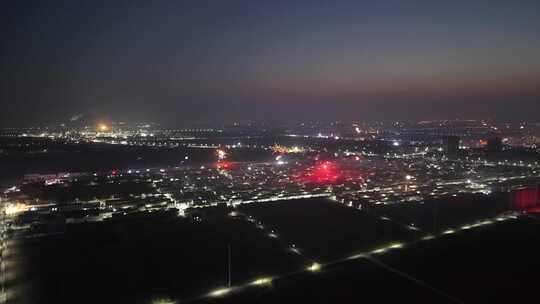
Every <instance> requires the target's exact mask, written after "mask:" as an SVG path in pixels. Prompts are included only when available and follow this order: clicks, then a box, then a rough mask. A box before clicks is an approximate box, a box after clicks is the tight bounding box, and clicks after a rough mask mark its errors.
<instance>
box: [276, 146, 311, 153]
mask: <svg viewBox="0 0 540 304" xmlns="http://www.w3.org/2000/svg"><path fill="white" fill-rule="evenodd" d="M272 151H274V152H275V153H283V154H288V153H302V152H304V148H301V147H298V146H293V147H286V146H282V145H274V146H272Z"/></svg>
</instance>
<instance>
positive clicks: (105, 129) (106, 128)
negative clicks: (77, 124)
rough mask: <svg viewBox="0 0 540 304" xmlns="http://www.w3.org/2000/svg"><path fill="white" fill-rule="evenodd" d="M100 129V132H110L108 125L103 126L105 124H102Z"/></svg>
mask: <svg viewBox="0 0 540 304" xmlns="http://www.w3.org/2000/svg"><path fill="white" fill-rule="evenodd" d="M98 128H99V130H100V131H101V132H105V131H108V130H109V126H107V125H106V124H103V123H102V124H99V126H98Z"/></svg>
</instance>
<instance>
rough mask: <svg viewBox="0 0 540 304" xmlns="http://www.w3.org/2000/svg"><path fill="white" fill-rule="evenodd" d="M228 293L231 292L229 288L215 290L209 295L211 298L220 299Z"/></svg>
mask: <svg viewBox="0 0 540 304" xmlns="http://www.w3.org/2000/svg"><path fill="white" fill-rule="evenodd" d="M229 292H231V289H230V288H219V289H216V290H214V291H212V292H210V294H209V295H210V296H211V297H222V296H224V295H226V294H228V293H229Z"/></svg>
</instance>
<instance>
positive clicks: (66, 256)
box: [20, 215, 306, 303]
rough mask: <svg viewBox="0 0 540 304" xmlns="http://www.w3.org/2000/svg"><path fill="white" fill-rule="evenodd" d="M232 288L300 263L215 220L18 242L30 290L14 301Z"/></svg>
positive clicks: (82, 229) (85, 230) (254, 234)
mask: <svg viewBox="0 0 540 304" xmlns="http://www.w3.org/2000/svg"><path fill="white" fill-rule="evenodd" d="M228 243H230V244H231V248H232V255H231V260H232V267H233V268H232V269H233V271H232V282H233V284H240V283H247V282H250V281H252V280H253V279H256V278H258V277H260V276H269V275H270V276H271V275H276V274H281V273H286V272H291V271H297V270H299V269H302V268H303V267H304V266H305V265H306V263H305V262H304V260H303V259H302V258H301V257H300V256H298V255H296V254H294V253H291V252H289V251H287V250H285V249H284V248H282V247H281V246H279V244H277V242H276V241H275V240H273V239H270V238H268V237H267V236H266V235H265V234H264V233H263V232H261V231H260V230H257V229H256V228H255V227H254V226H253V225H252V224H251V223H249V222H247V221H243V220H240V219H232V218H229V217H219V218H213V219H208V220H203V221H202V222H197V223H196V222H191V221H188V220H185V219H182V218H176V217H167V216H164V215H147V216H146V217H144V218H142V217H141V218H131V219H120V220H114V221H110V222H105V223H96V224H79V225H69V226H68V229H67V232H66V233H65V234H63V235H57V236H50V237H42V238H38V239H31V240H30V239H29V240H25V241H24V242H23V245H22V248H20V252H22V253H23V255H24V257H25V260H26V261H27V265H26V267H25V268H26V274H25V275H24V276H23V277H24V278H31V280H30V281H29V280H27V279H25V280H23V281H21V283H24V284H26V285H27V286H26V288H30V290H31V292H26V293H24V295H22V294H21V296H22V298H20V300H21V303H148V302H150V301H151V300H152V299H154V298H158V297H170V298H174V299H186V298H190V297H194V296H200V295H202V294H206V293H208V292H209V291H211V290H213V289H215V288H217V287H222V286H225V285H226V284H227V244H228Z"/></svg>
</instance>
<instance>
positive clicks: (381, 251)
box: [371, 248, 386, 254]
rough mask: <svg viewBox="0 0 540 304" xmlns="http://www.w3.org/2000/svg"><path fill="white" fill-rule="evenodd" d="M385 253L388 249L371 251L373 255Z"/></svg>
mask: <svg viewBox="0 0 540 304" xmlns="http://www.w3.org/2000/svg"><path fill="white" fill-rule="evenodd" d="M385 252H386V248H379V249H375V250H373V251H371V253H373V254H380V253H385Z"/></svg>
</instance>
